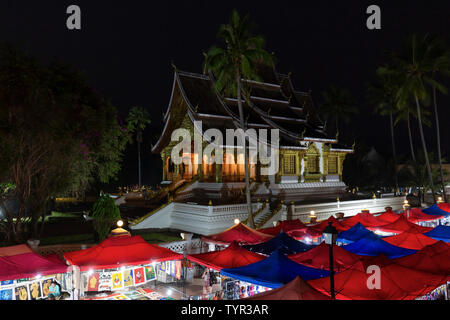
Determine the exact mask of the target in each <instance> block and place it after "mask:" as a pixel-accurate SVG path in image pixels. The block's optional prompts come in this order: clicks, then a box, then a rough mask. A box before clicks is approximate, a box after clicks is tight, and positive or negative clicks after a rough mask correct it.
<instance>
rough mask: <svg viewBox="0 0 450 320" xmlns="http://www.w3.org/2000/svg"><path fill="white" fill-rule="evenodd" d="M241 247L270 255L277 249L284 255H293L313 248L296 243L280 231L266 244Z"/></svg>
mask: <svg viewBox="0 0 450 320" xmlns="http://www.w3.org/2000/svg"><path fill="white" fill-rule="evenodd" d="M243 247H244V248H245V249H247V250H249V251H252V252H257V253H262V254H266V255H270V254H271V253H272V252H274V251H275V250H277V249H278V250H280V252H282V253H284V254H294V253H299V252H304V251H307V250H309V249H312V248H314V247H315V246H312V245H307V244H305V243H303V242H300V241H297V240H295V239H294V238H292V237H290V236H288V235H287V234H286V233H285V232H283V231H282V232H280V233H279V234H278V235H277V236H276V237H275V238H272V239H270V240H268V241H266V242H263V243H258V244H255V245H245V246H243Z"/></svg>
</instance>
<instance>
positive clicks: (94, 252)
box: [64, 235, 183, 271]
mask: <svg viewBox="0 0 450 320" xmlns="http://www.w3.org/2000/svg"><path fill="white" fill-rule="evenodd" d="M64 258H65V259H66V260H67V261H68V262H69V263H70V264H72V265H76V266H80V268H81V270H82V271H85V270H89V269H113V268H118V267H121V266H128V265H139V264H147V263H151V262H160V261H167V260H179V259H183V255H181V254H178V253H175V252H173V251H172V250H169V249H167V248H162V247H160V246H158V245H155V244H149V243H147V242H146V241H145V240H144V239H142V237H141V236H133V237H131V236H127V235H125V236H121V237H111V238H107V239H106V240H104V241H102V242H101V243H99V244H98V245H96V246H94V247H91V248H88V249H85V250H80V251H74V252H66V253H65V254H64Z"/></svg>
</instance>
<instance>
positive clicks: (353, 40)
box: [0, 0, 450, 183]
mask: <svg viewBox="0 0 450 320" xmlns="http://www.w3.org/2000/svg"><path fill="white" fill-rule="evenodd" d="M71 4H76V5H78V6H80V7H81V11H82V30H80V31H69V30H68V29H67V28H66V19H67V17H68V15H67V14H66V8H67V7H68V6H69V5H71ZM371 4H377V5H379V6H380V7H381V12H382V29H381V30H368V29H367V28H366V19H367V17H368V15H367V14H366V8H367V7H368V6H369V5H371ZM234 8H236V9H237V10H238V11H239V12H240V13H241V14H246V13H248V14H249V15H250V18H251V20H252V21H253V22H254V23H255V24H256V25H257V28H256V33H258V34H262V35H264V36H265V38H266V43H267V49H268V50H269V51H273V52H274V53H275V55H276V58H277V65H276V66H277V70H278V71H279V72H281V73H288V72H292V79H293V83H294V86H295V87H296V89H297V90H305V91H306V90H310V89H311V90H312V93H313V99H314V100H315V101H316V102H317V100H319V98H320V93H321V92H322V91H323V90H325V89H326V88H328V87H329V86H330V85H331V84H334V85H337V86H340V87H344V88H347V89H348V90H349V91H350V92H351V93H352V95H353V96H354V97H355V98H356V100H357V102H358V108H359V109H360V110H361V112H360V115H359V116H357V117H355V118H354V119H353V121H352V122H351V123H350V124H349V125H348V127H351V130H352V131H353V133H354V134H355V138H356V139H357V141H361V142H363V143H364V144H366V145H368V146H374V147H375V148H376V149H377V150H378V151H379V152H381V153H382V154H389V152H390V136H389V126H388V119H387V118H382V117H379V116H375V115H374V114H373V112H372V111H371V108H370V106H368V105H367V102H366V84H367V82H369V81H371V80H373V77H374V71H375V69H376V67H378V66H380V65H381V64H383V62H384V61H385V56H384V52H385V51H386V50H397V49H399V48H400V46H401V44H402V42H403V41H404V39H405V38H406V37H407V36H408V35H409V34H411V33H413V32H418V33H426V32H429V33H432V34H438V35H440V36H443V37H445V38H446V40H447V43H450V41H449V39H450V1H448V0H447V1H437V0H433V1H400V0H396V1H392V0H391V1H362V0H358V1H348V0H347V1H335V0H333V1H332V0H330V1H323V0H314V1H298V0H297V1H281V0H278V1H266V2H264V1H220V2H219V1H211V0H210V1H145V2H144V1H99V0H96V1H92V0H91V1H78V0H72V1H63V0H58V1H48V0H42V1H23V0H12V1H8V0H2V1H1V2H0V42H1V43H5V42H6V43H11V44H14V45H16V46H17V47H19V48H21V49H22V50H24V51H26V52H28V53H30V54H32V55H34V56H36V57H38V58H40V59H41V60H42V61H44V62H46V61H49V60H50V59H51V58H54V57H56V58H58V59H59V60H61V61H63V62H66V63H69V64H71V65H74V66H76V67H77V68H79V69H81V70H83V71H84V72H85V73H86V75H87V77H88V79H89V81H90V83H91V84H92V86H93V87H94V88H95V89H96V91H97V92H98V93H99V94H100V95H102V96H103V97H105V98H107V99H110V100H111V101H112V103H113V104H114V105H116V106H117V108H118V109H119V111H120V112H121V114H122V116H123V117H126V115H127V113H128V110H129V108H130V107H132V106H136V105H140V106H143V107H145V108H147V109H148V110H149V112H150V114H151V118H152V124H151V127H150V128H149V130H147V132H146V146H145V148H146V151H145V153H144V156H143V163H144V168H143V171H144V172H143V174H144V177H143V181H144V183H156V182H159V181H158V179H159V175H160V169H159V166H160V158H159V156H158V155H153V156H152V155H151V154H150V152H149V149H150V145H151V143H154V142H155V136H156V135H158V133H159V130H160V129H161V126H162V123H161V119H162V112H163V111H165V109H166V108H167V105H168V102H169V99H170V92H171V86H172V80H173V71H172V67H171V61H173V62H174V63H175V65H176V66H177V67H178V68H179V69H181V70H185V71H191V72H201V65H202V62H203V55H202V52H205V51H207V50H208V48H209V47H210V46H211V45H213V44H217V43H218V41H217V38H216V34H217V31H218V28H219V26H220V24H223V23H227V22H228V19H229V15H230V13H231V11H232V9H234ZM446 84H447V87H448V86H449V85H448V84H449V81H447V82H446ZM439 101H440V116H441V128H442V130H441V139H442V148H443V153H444V154H446V155H447V157H450V139H449V138H448V137H449V136H450V126H449V123H450V122H449V119H450V117H449V113H450V111H449V105H450V104H449V103H450V99H449V98H448V97H445V98H443V97H440V98H439ZM414 130H415V131H417V130H416V127H414ZM426 132H427V139H428V140H427V141H428V146H429V149H430V150H435V135H434V131H431V130H427V131H426ZM396 134H397V141H398V148H399V151H400V153H403V154H407V152H408V144H407V143H408V142H407V132H406V126H405V125H399V126H398V128H397V129H396ZM414 139H415V142H416V145H419V143H420V141H419V136H418V135H417V134H415V136H414ZM136 162H137V161H136V150H135V147H134V146H131V147H130V148H129V149H128V150H127V156H126V162H125V163H126V165H125V167H124V169H123V172H122V173H121V179H122V182H124V183H132V182H136V181H137V170H136ZM130 172H131V174H130ZM134 172H136V179H135V178H134V177H133V176H132V175H133V174H134ZM126 178H127V179H126Z"/></svg>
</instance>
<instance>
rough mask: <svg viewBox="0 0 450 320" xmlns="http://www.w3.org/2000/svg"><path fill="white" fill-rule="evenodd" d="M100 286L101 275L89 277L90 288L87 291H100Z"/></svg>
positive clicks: (95, 274)
mask: <svg viewBox="0 0 450 320" xmlns="http://www.w3.org/2000/svg"><path fill="white" fill-rule="evenodd" d="M98 284H99V274H98V272H94V273H93V274H91V275H90V276H89V277H88V288H87V291H98Z"/></svg>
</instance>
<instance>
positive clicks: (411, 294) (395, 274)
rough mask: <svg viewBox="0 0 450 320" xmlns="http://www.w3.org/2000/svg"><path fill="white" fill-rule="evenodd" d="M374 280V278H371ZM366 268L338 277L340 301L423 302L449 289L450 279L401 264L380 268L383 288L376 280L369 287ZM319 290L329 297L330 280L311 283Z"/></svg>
mask: <svg viewBox="0 0 450 320" xmlns="http://www.w3.org/2000/svg"><path fill="white" fill-rule="evenodd" d="M369 276H370V275H369ZM369 276H368V274H367V271H366V269H365V266H364V267H363V266H361V267H357V266H355V267H354V268H350V269H347V270H345V271H343V272H340V273H338V274H336V275H335V276H334V285H335V291H336V299H339V300H414V299H422V298H423V297H424V296H426V295H427V294H430V293H432V292H433V291H435V290H436V289H440V288H442V287H446V284H447V278H448V277H447V276H446V275H439V274H432V273H428V272H423V271H418V270H413V269H411V268H406V267H403V266H400V265H397V264H389V265H387V266H382V267H380V278H379V282H378V283H379V284H380V285H379V286H378V287H376V290H375V287H372V285H373V286H376V285H377V282H376V281H375V280H374V281H372V282H371V286H368V280H370V279H368V277H369ZM308 284H310V285H311V286H312V287H313V288H315V289H316V290H318V291H320V292H322V293H323V294H326V295H329V292H330V279H329V277H325V278H320V279H314V280H309V281H308Z"/></svg>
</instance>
